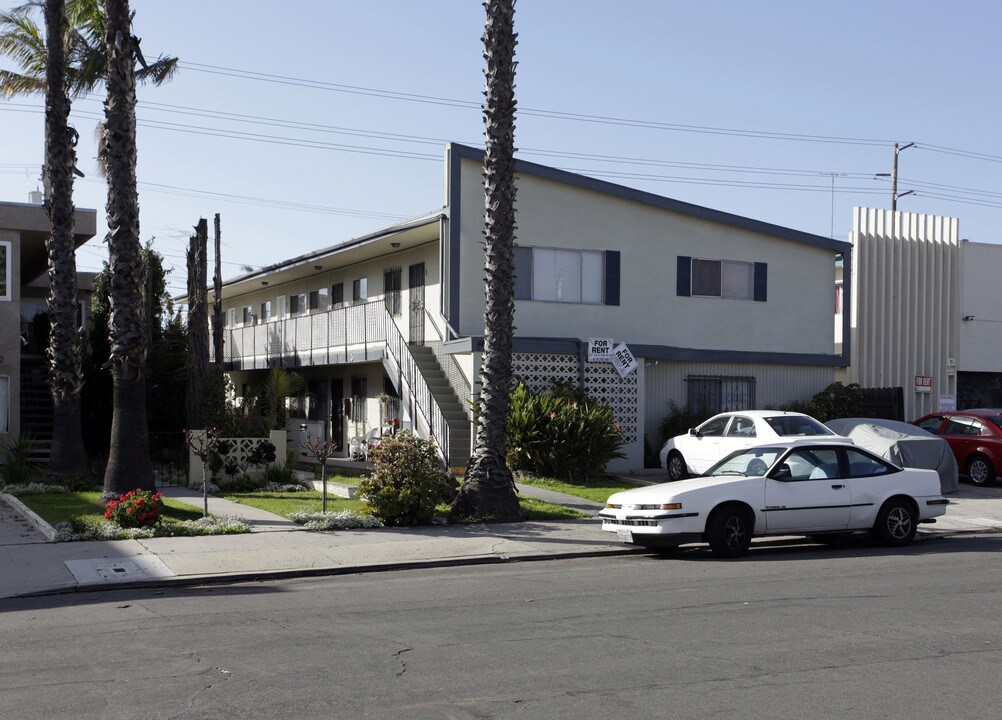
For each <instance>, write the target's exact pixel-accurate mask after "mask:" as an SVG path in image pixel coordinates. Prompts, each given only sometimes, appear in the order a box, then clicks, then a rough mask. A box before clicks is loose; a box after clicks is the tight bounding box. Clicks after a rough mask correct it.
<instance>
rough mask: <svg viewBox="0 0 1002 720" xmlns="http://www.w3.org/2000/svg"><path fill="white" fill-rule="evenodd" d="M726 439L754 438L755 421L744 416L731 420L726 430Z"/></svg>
mask: <svg viewBox="0 0 1002 720" xmlns="http://www.w3.org/2000/svg"><path fill="white" fill-rule="evenodd" d="M727 436H728V437H755V421H754V420H752V419H751V418H750V417H745V416H744V415H736V416H735V417H733V418H731V424H730V425H729V426H728V428H727Z"/></svg>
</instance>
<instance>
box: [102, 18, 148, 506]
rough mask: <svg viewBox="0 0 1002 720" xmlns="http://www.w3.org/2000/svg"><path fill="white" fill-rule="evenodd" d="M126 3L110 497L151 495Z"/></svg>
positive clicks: (131, 42)
mask: <svg viewBox="0 0 1002 720" xmlns="http://www.w3.org/2000/svg"><path fill="white" fill-rule="evenodd" d="M130 18H131V15H130V13H129V2H128V0H107V35H106V44H107V57H108V71H107V77H106V79H105V83H106V85H107V88H108V99H107V100H106V101H105V105H104V143H103V150H102V156H103V159H104V163H105V167H106V168H107V171H108V202H107V205H106V209H107V213H108V236H107V242H108V256H109V257H108V263H109V267H110V283H109V289H108V295H109V299H110V301H111V318H110V323H109V324H110V327H109V336H110V340H111V357H110V358H109V364H110V366H111V377H112V380H113V381H114V398H113V403H114V416H113V418H112V421H111V446H110V449H109V453H108V467H107V469H106V470H105V475H104V494H105V495H106V496H109V495H117V494H120V493H123V492H126V491H128V490H130V489H132V488H136V487H139V488H144V489H153V487H154V483H153V466H152V464H151V463H150V450H149V430H148V426H147V415H146V379H145V377H144V375H143V371H144V368H145V366H146V352H147V342H146V333H145V332H144V330H143V328H144V327H145V303H144V302H143V287H144V284H145V266H144V264H143V256H142V245H141V244H140V241H139V196H138V193H137V191H136V77H135V63H136V57H137V55H136V50H137V41H136V39H135V38H134V37H133V36H132V34H131V32H130V30H131V22H130Z"/></svg>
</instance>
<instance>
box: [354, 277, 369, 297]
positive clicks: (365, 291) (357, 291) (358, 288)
mask: <svg viewBox="0 0 1002 720" xmlns="http://www.w3.org/2000/svg"><path fill="white" fill-rule="evenodd" d="M368 299H369V278H359V279H358V280H355V281H353V282H352V283H351V301H352V302H356V303H359V302H365V301H366V300H368Z"/></svg>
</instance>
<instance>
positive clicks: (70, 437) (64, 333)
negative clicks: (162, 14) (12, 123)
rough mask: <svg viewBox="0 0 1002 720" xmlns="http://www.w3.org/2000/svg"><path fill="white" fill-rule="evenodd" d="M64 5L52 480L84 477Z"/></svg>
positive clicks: (58, 76)
mask: <svg viewBox="0 0 1002 720" xmlns="http://www.w3.org/2000/svg"><path fill="white" fill-rule="evenodd" d="M65 10H66V7H65V0H46V2H45V27H46V45H47V46H48V61H47V63H46V69H45V72H46V92H45V179H46V185H47V187H48V193H47V197H46V199H45V210H46V212H47V213H48V215H49V222H50V224H51V226H52V231H51V233H50V234H49V238H48V242H46V250H47V252H48V257H49V297H48V312H49V321H50V328H51V329H50V331H49V347H48V351H47V353H48V358H49V388H50V391H51V393H52V402H53V423H52V427H53V430H52V455H51V457H50V459H49V470H51V471H52V472H53V473H56V474H67V475H83V474H84V473H86V472H87V452H86V451H85V450H84V444H83V430H82V428H81V426H80V388H81V387H82V385H83V369H82V360H81V353H80V348H81V345H82V337H81V332H80V328H79V326H78V324H77V312H76V308H77V264H76V256H75V252H74V251H75V247H74V241H73V234H74V233H73V231H74V222H73V171H74V169H75V166H76V150H75V147H76V142H77V132H76V130H74V129H73V128H71V127H70V125H69V116H70V101H69V98H68V97H67V94H66V45H65V42H64V41H65V38H66V35H67V22H66V12H65Z"/></svg>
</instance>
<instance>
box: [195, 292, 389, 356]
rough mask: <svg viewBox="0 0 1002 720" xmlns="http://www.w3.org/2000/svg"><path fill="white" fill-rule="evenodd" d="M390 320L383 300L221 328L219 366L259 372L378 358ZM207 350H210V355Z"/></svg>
mask: <svg viewBox="0 0 1002 720" xmlns="http://www.w3.org/2000/svg"><path fill="white" fill-rule="evenodd" d="M392 322H393V319H392V318H391V317H390V315H389V313H387V312H386V307H385V305H384V303H383V301H382V300H378V301H373V302H367V303H363V304H360V305H350V306H348V307H341V308H335V309H333V310H328V311H326V312H321V313H315V314H313V315H301V316H299V317H293V318H286V319H283V320H273V321H271V322H265V323H258V324H256V325H248V326H244V327H238V328H226V329H225V330H224V331H223V348H224V349H223V367H224V368H225V369H226V370H259V369H267V368H272V367H309V366H314V365H333V364H340V363H355V362H366V361H370V360H379V359H382V357H383V354H384V352H385V348H386V341H387V337H388V336H389V335H390V334H391V333H393V334H395V333H396V332H397V330H396V327H394V328H392V329H391V328H390V327H389V325H388V324H389V323H392ZM211 352H212V351H211V349H210V354H211Z"/></svg>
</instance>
